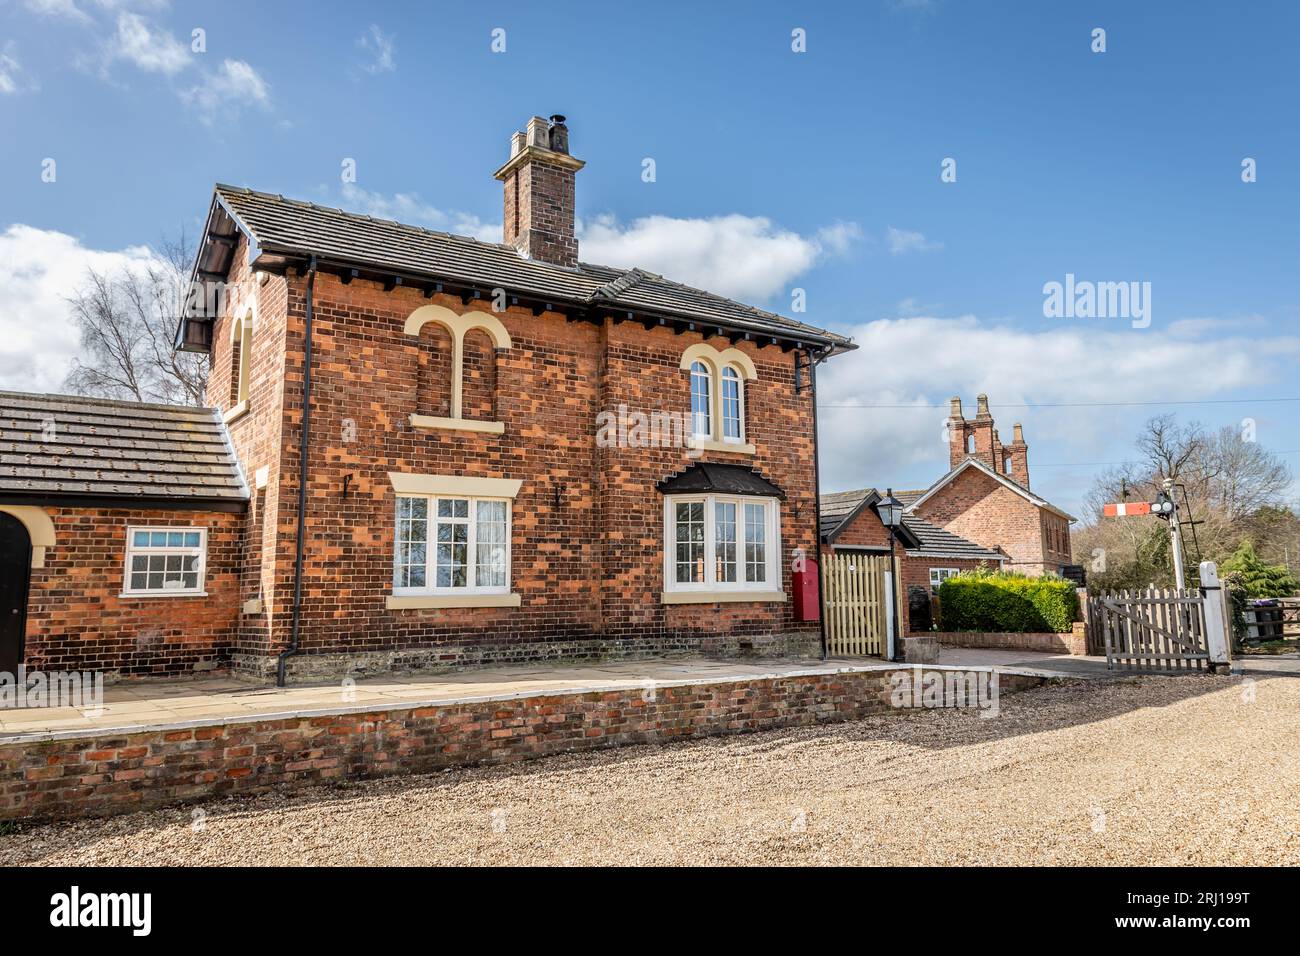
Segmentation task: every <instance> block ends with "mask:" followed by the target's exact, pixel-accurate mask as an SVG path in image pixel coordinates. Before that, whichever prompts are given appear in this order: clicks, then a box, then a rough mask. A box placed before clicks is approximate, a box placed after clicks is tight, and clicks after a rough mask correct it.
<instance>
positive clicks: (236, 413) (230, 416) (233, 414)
mask: <svg viewBox="0 0 1300 956" xmlns="http://www.w3.org/2000/svg"><path fill="white" fill-rule="evenodd" d="M247 414H248V399H244V400H243V401H242V402H240V403H239V404H238V405H236V406H235V407H233V408H229V409H227V410H226V411H225V413H224V414H223V415H222V416H221V418H222V420H223V421H225V423H226V424H227V425H229V424H230V423H231V422H233V421H235V420H236V419H239V418H243V417H244V416H245V415H247Z"/></svg>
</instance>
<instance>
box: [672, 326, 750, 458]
mask: <svg viewBox="0 0 1300 956" xmlns="http://www.w3.org/2000/svg"><path fill="white" fill-rule="evenodd" d="M696 362H699V363H701V364H702V365H703V366H704V367H705V368H707V369H708V370H709V404H710V409H709V427H710V431H711V434H710V435H709V436H708V437H704V436H700V435H692V436H691V447H692V448H695V449H698V450H700V451H724V452H731V453H733V454H738V455H753V454H755V453H756V449H755V448H754V446H753V444H751V443H750V442H748V441H746V434H747V431H748V427H747V423H746V411H747V409H746V405H747V402H746V396H745V391H746V387H745V382H747V381H748V382H752V381H754V380H756V379H757V378H758V369H757V368H756V367H755V365H754V360H753V359H751V358H750V357H749V356H748V355H746V354H745V353H744V352H742V351H741V350H740V349H738V348H726V349H721V350H719V349H716V348H714V347H713V346H712V345H709V344H708V343H706V342H699V343H697V344H695V345H692V346H690V347H689V348H687V349H686V351H685V352H683V353H682V360H681V363H680V364H679V366H678V367H679V368H681V369H682V370H684V371H686V372H688V373H689V372H690V370H691V366H692V365H694V364H695V363H696ZM727 368H730V369H733V370H734V371H735V372H736V373H737V374H738V375H739V377H740V390H739V391H740V394H739V396H738V397H739V404H740V437H739V438H724V437H723V429H724V425H723V402H724V397H723V395H724V392H723V381H722V379H723V374H722V373H723V370H724V369H727ZM693 419H694V416H692V420H693Z"/></svg>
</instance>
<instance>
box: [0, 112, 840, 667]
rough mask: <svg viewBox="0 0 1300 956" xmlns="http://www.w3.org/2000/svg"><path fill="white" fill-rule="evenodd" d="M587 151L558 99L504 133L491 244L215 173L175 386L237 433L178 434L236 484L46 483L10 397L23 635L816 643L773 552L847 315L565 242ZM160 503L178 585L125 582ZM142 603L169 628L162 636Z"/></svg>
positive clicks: (797, 511) (350, 662) (303, 657)
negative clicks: (198, 390) (582, 250)
mask: <svg viewBox="0 0 1300 956" xmlns="http://www.w3.org/2000/svg"><path fill="white" fill-rule="evenodd" d="M582 166H583V164H582V162H581V161H579V160H577V159H575V158H574V157H573V156H571V155H570V154H569V150H568V132H567V129H566V127H565V125H564V123H563V117H552V119H551V121H549V122H548V121H547V120H544V119H541V118H540V117H534V118H533V119H532V120H530V122H529V124H528V128H527V131H526V132H521V133H516V134H514V137H513V138H512V141H511V150H510V155H509V158H508V160H507V162H506V163H505V164H504V165H503V166H501V167H500V169H498V170H497V171H496V173H495V175H496V178H497V179H498V180H500V181H501V182H502V183H503V186H504V192H505V237H504V238H505V242H504V243H502V244H495V243H485V242H480V241H477V240H474V239H469V238H465V237H460V236H453V235H448V234H445V233H437V232H432V231H429V230H426V229H421V228H417V227H413V226H407V225H403V224H400V223H396V222H388V221H382V220H378V219H373V218H371V217H368V216H361V215H354V214H351V213H347V212H343V211H340V210H337V209H331V208H326V207H322V206H318V205H314V204H311V203H306V202H299V201H295V200H292V199H285V198H283V197H281V196H276V195H270V194H266V193H259V192H254V191H251V190H248V189H243V188H234V187H229V186H220V185H219V186H217V187H216V189H215V192H214V195H213V197H212V202H211V206H210V209H209V213H208V217H207V222H206V225H205V228H204V230H203V236H202V239H201V246H200V249H199V252H198V256H197V261H196V264H195V267H194V280H195V288H197V289H199V290H200V291H201V292H202V293H203V294H202V295H200V296H198V297H197V298H198V299H199V300H201V302H200V303H199V304H198V305H197V306H196V307H195V308H193V309H191V310H189V311H188V312H187V314H186V315H185V316H184V317H183V318H182V321H181V324H180V328H179V330H178V346H179V347H180V348H183V349H187V350H199V351H205V352H208V353H209V354H210V355H211V358H212V372H211V376H210V379H209V383H208V390H207V397H208V402H209V404H210V405H211V406H212V407H213V410H207V411H195V410H187V414H189V415H194V416H205V417H204V421H205V422H206V423H207V424H205V425H204V426H203V430H204V432H205V434H206V433H207V432H208V431H209V430H212V431H214V432H215V433H216V434H218V435H219V436H220V440H221V441H222V442H223V443H224V442H226V441H228V442H229V447H230V448H231V449H233V454H232V455H231V456H230V457H229V459H228V460H223V461H222V462H221V463H220V464H217V463H214V462H213V461H211V460H205V461H204V462H202V466H203V468H204V469H206V468H216V469H218V471H220V473H221V474H222V475H223V476H224V480H225V481H226V483H227V486H228V488H229V489H230V493H229V499H230V500H228V501H226V500H225V499H223V502H224V504H223V507H224V508H229V509H231V510H230V511H220V512H214V511H204V510H202V509H201V508H198V507H196V508H191V509H189V510H186V511H184V512H179V511H176V510H175V507H174V506H175V501H174V500H173V499H170V498H169V499H166V500H165V501H162V500H160V502H159V509H160V510H154V511H147V512H146V511H143V510H141V509H140V508H139V507H138V501H137V500H136V496H137V495H138V493H139V492H138V490H135V489H132V488H130V487H128V486H126V485H123V486H122V488H123V492H122V493H121V494H120V495H119V496H118V497H114V498H112V499H111V500H108V499H105V498H104V497H103V496H100V495H96V496H95V497H94V498H93V500H87V501H86V502H84V503H83V502H79V501H77V500H76V496H75V495H70V496H69V498H67V499H65V498H62V497H60V494H61V493H60V492H59V489H57V488H52V487H47V486H46V485H49V484H54V485H57V484H60V483H66V482H71V481H72V478H73V465H74V464H78V463H77V462H76V461H75V460H74V459H72V458H63V457H60V456H62V455H64V454H66V453H67V451H68V449H67V448H66V447H65V446H62V445H57V446H52V445H51V444H50V443H49V442H42V441H41V440H40V436H38V435H36V434H35V433H34V432H33V429H34V428H35V424H34V419H33V418H32V417H31V416H26V417H21V420H18V419H15V416H14V413H13V411H12V410H11V408H10V407H9V403H10V401H11V399H8V398H6V399H5V407H4V408H3V409H0V421H3V422H4V423H6V424H8V423H9V422H10V420H11V419H13V420H14V421H15V424H14V425H13V430H14V431H15V433H17V434H16V435H15V436H14V437H10V436H9V435H7V434H6V435H5V436H3V439H2V440H3V444H0V451H3V452H5V453H6V454H9V453H13V454H15V455H17V456H20V457H21V455H22V454H23V453H24V452H23V449H28V452H29V453H31V450H32V448H33V447H35V452H34V453H37V454H42V455H45V456H47V460H43V461H42V462H41V463H40V464H39V465H37V466H36V467H35V468H34V469H28V468H26V467H24V465H23V463H22V462H20V461H19V462H15V463H13V464H11V463H10V461H11V459H10V458H8V457H6V458H4V459H3V464H0V511H12V510H13V506H15V503H16V502H17V501H18V499H19V498H21V507H23V508H25V509H29V510H28V511H25V512H24V514H27V515H28V519H26V522H24V519H23V518H22V517H21V516H19V517H18V519H17V521H18V522H24V523H23V527H24V531H26V532H27V533H28V534H29V535H32V534H33V533H32V532H31V531H30V530H28V529H29V528H30V527H32V526H33V525H34V526H39V527H41V528H43V527H44V523H43V520H42V519H41V518H40V517H39V516H37V515H36V512H40V513H42V514H44V515H45V516H47V517H48V518H49V523H51V524H52V525H53V532H52V533H51V534H48V535H46V536H45V537H41V538H40V542H41V544H40V545H39V547H40V548H43V549H44V563H43V565H42V563H41V562H40V561H33V562H32V564H33V565H34V566H33V567H32V568H31V570H30V572H28V571H27V569H26V568H25V567H19V562H17V561H16V560H15V559H13V558H12V557H10V558H8V559H7V560H9V561H10V564H11V565H12V567H13V568H14V569H15V570H14V571H13V573H14V574H17V573H19V571H21V572H22V573H23V574H24V575H25V574H28V573H30V578H31V586H30V589H29V590H27V589H25V591H26V594H25V596H24V600H25V601H26V602H27V603H26V605H25V616H26V618H27V628H26V644H25V649H24V650H22V651H20V652H19V653H20V655H21V656H22V657H23V659H25V660H27V661H28V662H29V663H40V664H49V663H52V662H56V661H57V662H62V663H66V664H69V665H71V664H77V663H81V664H83V665H85V666H95V667H103V668H107V669H114V670H119V671H121V672H123V673H130V674H138V673H167V674H172V673H185V672H189V671H192V670H194V669H195V668H200V667H205V666H209V662H213V663H214V664H229V665H231V666H233V667H234V668H235V669H236V670H238V671H240V672H243V673H248V674H254V675H261V676H270V675H273V674H277V672H278V673H279V676H280V677H281V678H282V679H283V678H284V677H286V676H288V677H289V678H290V679H303V678H309V677H322V678H324V677H333V676H338V675H341V674H345V673H351V674H360V673H365V672H369V671H383V670H389V669H408V668H410V669H414V668H428V667H442V666H452V665H457V664H472V663H480V662H497V661H517V660H534V659H546V658H600V657H608V656H633V655H653V654H663V653H668V652H705V651H707V652H713V653H740V652H750V651H752V652H757V653H800V652H806V651H810V650H813V649H815V648H816V646H817V639H818V627H817V624H816V623H815V622H812V623H809V622H799V621H796V620H795V619H794V616H793V613H792V610H791V602H790V601H788V600H787V595H788V594H789V590H790V588H789V581H790V578H789V575H790V571H791V568H790V565H791V558H792V555H793V554H794V553H795V552H796V549H803V550H804V551H807V550H811V549H814V548H815V546H816V541H817V534H818V529H817V521H818V515H817V507H816V501H817V496H816V491H817V489H816V478H815V469H814V461H815V454H816V450H815V440H816V437H815V425H814V412H813V409H814V387H815V366H816V365H817V364H818V363H819V362H820V361H822V360H823V359H825V358H826V357H828V356H830V355H833V354H835V353H837V352H841V351H844V350H846V349H849V348H852V347H853V346H852V344H851V343H850V342H849V341H848V340H847V339H845V338H843V337H841V336H838V335H835V334H833V333H829V332H826V331H823V330H821V329H817V328H814V327H812V326H808V325H805V324H803V323H801V322H798V321H795V320H793V319H790V318H787V317H784V316H780V315H776V314H773V313H770V312H765V311H761V310H758V309H755V308H752V307H750V306H746V305H742V304H740V303H737V302H734V301H731V300H729V299H725V298H723V297H720V296H716V295H712V294H710V293H708V292H704V291H702V290H698V289H693V288H689V287H687V286H683V285H680V284H677V283H674V282H671V281H669V280H667V279H664V278H662V277H660V276H657V275H654V274H653V273H650V272H647V271H643V270H639V269H614V268H608V267H604V266H597V265H591V264H588V263H583V262H581V261H580V260H579V258H578V242H577V238H576V236H575V231H574V215H575V205H574V202H575V201H574V185H575V176H576V173H577V172H578V171H579V170H580V169H581V168H582ZM12 400H13V401H35V399H31V398H30V397H21V396H20V397H18V398H16V399H12ZM115 408H120V412H121V414H123V415H127V414H130V415H134V416H136V417H137V418H138V417H140V416H144V417H146V418H147V417H148V416H149V415H150V414H152V413H151V412H150V411H149V410H148V409H141V408H140V407H139V406H135V407H134V410H130V409H128V408H127V407H125V406H120V404H119V405H118V406H115ZM173 411H174V410H163V411H158V412H157V415H158V416H159V417H160V418H163V417H165V416H168V415H171V414H172V413H173ZM80 413H81V412H79V414H80ZM214 415H215V416H218V417H219V420H220V421H219V424H214V419H213V418H212V416H214ZM96 434H97V436H99V437H102V435H100V434H99V433H98V432H97V433H96ZM127 440H140V441H144V439H130V438H129V439H127ZM19 445H21V446H22V447H21V448H20V447H19ZM89 445H91V446H95V447H91V448H90V453H91V455H92V457H98V458H103V457H105V456H107V455H109V454H110V453H111V449H110V448H108V447H106V446H105V447H97V446H96V442H89ZM153 458H154V460H155V461H161V462H166V463H167V465H168V468H173V463H179V462H185V461H190V459H188V458H183V457H179V456H178V455H174V454H172V451H170V450H167V449H163V448H159V450H158V454H157V455H156V456H153ZM85 464H86V463H84V462H81V463H79V467H80V466H81V465H85ZM192 464H193V466H194V467H193V468H184V467H180V468H179V471H180V472H181V474H180V475H179V476H178V479H177V481H178V483H180V484H184V480H185V476H187V475H192V474H193V473H196V472H197V471H199V470H200V462H198V461H193V462H192ZM140 467H141V468H142V469H143V468H144V466H143V465H141V466H140ZM173 470H175V469H173ZM205 473H206V472H205ZM42 482H45V483H46V485H42ZM69 487H71V485H69ZM236 489H237V490H236ZM200 504H201V503H200ZM164 505H166V507H163V506H164ZM169 509H170V510H169ZM155 525H161V526H166V527H169V528H170V527H171V526H173V525H175V526H176V527H177V528H180V529H182V530H181V531H180V533H181V534H182V535H184V534H187V533H193V532H194V531H198V532H201V534H202V538H203V540H204V541H205V542H206V550H205V552H204V553H203V555H202V562H203V564H202V566H203V568H204V572H205V573H204V576H203V582H202V584H201V588H202V590H194V589H193V588H190V587H189V584H190V583H191V582H192V581H193V578H183V579H181V583H180V584H176V583H175V582H173V581H171V579H168V578H167V575H166V574H164V575H163V578H160V579H159V583H160V584H161V585H165V587H160V588H159V589H158V591H159V593H158V594H157V595H155V596H150V597H149V598H148V599H147V600H144V599H143V598H142V599H141V600H140V601H139V602H138V603H123V599H122V598H120V597H118V595H119V594H120V593H122V592H121V580H122V578H123V575H124V574H126V573H127V571H126V569H127V568H128V567H132V568H133V567H134V565H132V564H131V563H130V562H132V561H134V560H135V557H136V556H135V555H134V554H132V553H130V552H129V551H128V541H131V542H134V541H135V540H136V538H135V537H134V535H135V534H136V531H137V530H141V531H145V530H147V529H146V526H148V528H149V529H151V528H152V527H153V526H155ZM39 533H41V534H43V533H44V532H39ZM148 533H149V535H150V537H148V538H142V539H140V540H142V541H145V542H146V545H145V546H146V547H151V546H152V543H153V538H152V531H151V530H149V531H148ZM14 538H15V540H18V539H19V538H20V536H19V535H17V534H16V533H15V534H14ZM159 540H161V541H162V542H163V547H164V549H165V548H166V546H167V545H168V544H169V541H170V539H169V538H161V539H159ZM194 540H195V539H193V538H188V539H187V538H185V537H182V538H181V539H180V541H181V545H180V546H181V547H184V546H185V545H186V543H187V542H193V541H194ZM31 544H32V548H31V553H32V554H33V555H35V553H36V547H37V536H35V535H33V536H32V537H31ZM11 550H13V549H11ZM142 556H143V557H145V558H146V561H145V566H146V568H152V565H150V564H149V561H150V560H153V558H152V557H151V556H150V554H144V555H142ZM167 556H168V553H167V552H165V551H164V552H162V558H163V565H164V570H165V566H166V565H167V561H166V558H167ZM189 556H190V558H194V557H196V555H194V554H190V555H189ZM173 563H175V562H173ZM192 565H193V562H192V561H191V562H190V563H184V562H183V566H184V567H185V568H187V569H188V568H191V566H192ZM178 567H179V566H178ZM7 573H8V572H7ZM146 573H148V572H146ZM164 579H166V580H164ZM150 583H151V582H150V580H149V578H148V577H146V578H145V579H144V585H145V588H146V589H149V585H150ZM182 591H183V592H185V596H182V594H181V593H180V592H182ZM168 592H170V593H168ZM9 600H11V601H15V600H17V598H12V597H11V598H9ZM200 621H203V622H206V623H204V624H203V625H202V626H197V622H200ZM155 632H161V633H163V634H164V637H163V638H162V644H165V645H168V646H169V647H170V646H172V645H175V647H177V648H179V649H178V650H176V651H175V652H171V651H169V652H168V654H167V655H164V656H161V657H159V656H156V655H155V654H154V653H153V650H152V648H153V647H154V645H153V644H151V643H150V641H149V640H147V639H146V637H145V635H146V634H154V633H155ZM168 642H171V643H170V644H168Z"/></svg>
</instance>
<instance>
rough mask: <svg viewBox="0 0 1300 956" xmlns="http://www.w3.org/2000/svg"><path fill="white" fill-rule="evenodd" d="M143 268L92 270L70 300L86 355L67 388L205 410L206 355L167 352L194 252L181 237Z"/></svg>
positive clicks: (163, 243)
mask: <svg viewBox="0 0 1300 956" xmlns="http://www.w3.org/2000/svg"><path fill="white" fill-rule="evenodd" d="M152 251H153V256H152V258H151V259H150V261H149V262H148V263H147V264H145V265H143V266H136V267H130V266H123V267H121V268H119V269H118V270H117V271H115V272H112V273H102V272H97V271H95V270H93V269H91V270H89V271H88V272H87V274H86V281H85V284H84V285H82V286H81V287H80V288H79V289H77V290H76V291H75V293H74V294H73V295H72V297H71V298H70V299H69V300H68V303H69V305H70V307H71V309H72V315H73V321H74V322H75V323H76V325H77V328H78V329H79V331H80V332H81V346H82V350H83V354H82V356H81V357H80V358H78V359H76V360H74V362H73V367H72V370H71V371H70V372H69V373H68V376H67V378H66V379H65V380H64V387H65V388H66V389H68V390H69V391H71V392H73V393H74V394H77V395H94V396H98V397H101V398H121V399H128V400H132V401H138V402H161V403H164V404H169V405H202V404H203V392H204V387H205V385H206V383H207V377H208V357H207V356H206V355H202V354H196V353H192V352H177V351H174V350H173V349H172V341H173V336H174V334H175V332H176V320H177V317H178V316H179V314H180V308H181V305H182V303H183V302H184V300H185V297H184V288H185V285H186V281H187V279H188V276H189V266H190V262H191V257H192V248H191V246H190V243H189V242H188V241H187V240H186V237H185V234H184V232H181V233H180V234H179V235H178V236H177V237H175V238H170V239H168V238H165V239H163V240H162V241H161V242H160V243H159V244H158V245H157V246H156V247H154V249H153V250H152Z"/></svg>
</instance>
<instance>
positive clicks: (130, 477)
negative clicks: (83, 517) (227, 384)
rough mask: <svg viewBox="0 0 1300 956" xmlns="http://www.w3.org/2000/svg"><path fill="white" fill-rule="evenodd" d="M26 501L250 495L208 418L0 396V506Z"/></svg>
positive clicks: (158, 408)
mask: <svg viewBox="0 0 1300 956" xmlns="http://www.w3.org/2000/svg"><path fill="white" fill-rule="evenodd" d="M47 426H52V427H48V432H49V434H48V436H47ZM47 437H48V438H49V440H47ZM32 495H39V496H42V497H46V498H49V499H50V500H52V501H53V500H57V499H59V498H60V497H65V498H66V497H113V498H117V497H121V498H128V499H129V498H133V497H134V498H168V499H175V500H177V501H183V502H189V503H198V502H221V503H231V502H235V503H238V502H244V501H247V499H248V489H247V486H246V485H245V483H244V479H243V477H242V475H241V473H240V470H239V464H238V462H237V461H236V460H235V457H234V455H233V453H232V452H231V449H230V445H229V443H228V441H227V438H226V430H225V425H224V424H223V423H222V421H221V418H220V414H219V413H218V412H217V411H216V410H215V409H210V408H188V407H183V406H173V405H151V404H143V403H138V402H118V401H112V400H109V399H101V398H81V397H77V396H71V395H32V394H27V393H22V392H0V498H3V497H9V498H11V499H12V498H13V497H14V496H32ZM124 504H129V502H124Z"/></svg>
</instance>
